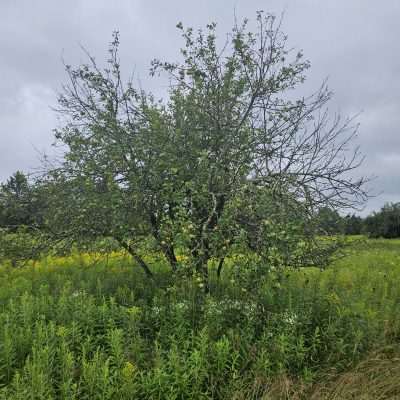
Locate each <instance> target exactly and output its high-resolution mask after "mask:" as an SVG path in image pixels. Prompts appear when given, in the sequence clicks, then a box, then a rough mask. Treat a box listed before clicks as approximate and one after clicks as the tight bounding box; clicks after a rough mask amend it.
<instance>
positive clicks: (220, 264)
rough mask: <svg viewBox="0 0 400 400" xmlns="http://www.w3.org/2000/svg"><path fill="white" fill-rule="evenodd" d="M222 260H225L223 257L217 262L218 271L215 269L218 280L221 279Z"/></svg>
mask: <svg viewBox="0 0 400 400" xmlns="http://www.w3.org/2000/svg"><path fill="white" fill-rule="evenodd" d="M224 260H225V257H222V258H221V259H220V260H219V263H218V269H217V277H218V279H219V278H220V277H221V271H222V267H223V265H224Z"/></svg>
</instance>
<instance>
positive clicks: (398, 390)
mask: <svg viewBox="0 0 400 400" xmlns="http://www.w3.org/2000/svg"><path fill="white" fill-rule="evenodd" d="M232 398H233V399H234V400H256V399H257V400H355V399H357V400H400V347H398V348H393V347H390V348H385V349H382V350H381V351H379V352H375V353H373V354H371V355H370V356H369V357H368V358H366V359H365V360H364V361H362V362H360V363H359V364H358V365H357V366H356V367H355V368H353V369H352V370H350V371H347V372H344V373H340V374H335V373H330V374H326V375H325V376H324V377H323V378H321V382H320V383H317V384H315V385H313V386H312V387H310V386H308V385H305V384H304V383H302V382H299V381H295V380H293V379H291V378H289V377H287V376H281V377H279V378H278V379H275V380H274V381H273V382H270V381H265V380H262V379H259V378H258V379H255V380H254V381H253V382H252V383H251V384H250V385H248V386H247V387H242V388H241V389H240V390H238V391H237V392H236V393H235V395H234V396H233V397H232Z"/></svg>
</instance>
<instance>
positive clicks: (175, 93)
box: [45, 12, 367, 287]
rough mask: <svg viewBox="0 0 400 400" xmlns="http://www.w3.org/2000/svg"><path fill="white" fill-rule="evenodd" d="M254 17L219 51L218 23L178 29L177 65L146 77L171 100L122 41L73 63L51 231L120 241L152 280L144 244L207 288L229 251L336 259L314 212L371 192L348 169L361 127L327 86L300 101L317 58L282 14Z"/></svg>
mask: <svg viewBox="0 0 400 400" xmlns="http://www.w3.org/2000/svg"><path fill="white" fill-rule="evenodd" d="M256 23H257V24H256V26H257V28H256V30H255V31H254V32H253V31H251V30H250V28H249V23H248V21H247V20H245V21H243V22H242V23H240V24H239V23H237V24H235V25H234V27H233V29H232V31H231V32H230V33H229V34H228V35H227V38H226V41H225V42H224V43H222V44H221V45H220V43H219V41H218V39H217V27H216V24H214V23H211V24H209V25H207V27H206V29H205V30H199V31H197V32H195V31H194V30H193V29H191V28H188V29H185V28H184V27H183V25H182V24H178V25H177V28H178V29H179V30H180V32H181V34H182V38H183V40H184V46H183V48H182V49H181V50H180V56H181V59H180V61H178V62H164V61H160V60H154V61H153V62H152V66H151V69H150V73H151V75H152V76H157V75H159V74H165V75H166V76H167V77H168V79H169V82H170V86H169V92H168V96H167V98H166V99H162V100H156V99H155V98H154V96H152V95H151V94H150V93H147V92H146V91H145V90H143V89H141V88H135V86H134V84H133V82H132V81H124V79H123V76H122V73H121V67H120V61H119V56H118V48H119V35H118V33H115V34H114V36H113V41H112V43H111V45H110V49H109V57H108V60H107V66H106V68H104V69H102V68H101V67H99V66H98V64H97V63H96V61H95V59H94V58H93V57H91V56H90V55H89V56H88V57H89V59H88V63H86V64H83V65H80V66H78V67H76V68H73V67H71V66H69V65H67V66H66V72H67V74H68V78H69V83H67V84H65V85H64V86H63V89H62V92H61V93H60V96H59V107H58V112H59V113H60V114H61V115H62V116H63V117H64V121H65V124H64V126H63V127H62V128H60V129H57V130H56V138H57V140H58V143H59V144H61V145H63V146H64V149H65V156H64V159H63V161H62V163H61V164H60V165H59V166H57V167H56V168H52V169H51V170H49V171H48V174H47V178H46V185H45V186H46V188H47V189H46V190H47V191H48V192H47V193H48V194H49V195H48V198H49V206H48V207H49V211H48V212H49V217H48V218H47V223H48V226H49V232H51V234H52V235H54V237H58V238H62V237H65V238H69V239H73V240H84V239H87V238H88V237H93V238H96V237H112V238H114V239H115V240H116V241H117V242H118V243H119V244H120V245H121V246H122V247H124V248H125V249H127V250H128V251H130V252H131V254H132V255H133V256H134V257H135V259H136V260H137V261H138V262H139V264H140V265H141V266H142V267H143V268H144V269H145V271H146V274H148V275H151V272H150V268H149V267H148V266H147V265H146V263H145V262H144V261H143V259H142V257H141V254H140V253H141V248H142V246H143V244H144V243H146V246H149V245H150V246H152V248H154V249H158V250H160V251H161V252H162V253H163V254H164V256H165V258H166V260H167V261H168V262H169V264H170V266H171V269H172V271H174V272H183V271H185V272H188V271H189V272H190V273H192V272H194V273H198V274H199V275H200V276H201V278H202V279H203V280H204V284H205V287H207V283H208V269H209V264H210V261H211V260H219V266H220V268H222V264H223V260H224V258H225V257H226V256H227V255H229V254H230V253H231V252H233V251H245V252H253V253H255V254H256V255H258V256H259V257H261V258H262V259H263V260H264V261H265V260H267V263H268V264H270V265H273V264H277V265H294V266H301V265H305V264H307V265H310V264H313V263H319V264H320V263H323V262H324V258H327V257H329V255H330V254H331V252H329V251H327V248H326V247H324V249H322V250H321V249H320V250H321V251H319V250H318V249H319V244H318V241H316V240H315V239H316V235H317V233H318V229H317V227H316V226H315V218H314V217H315V214H316V213H317V211H318V209H320V208H321V207H329V208H332V209H338V208H340V209H346V208H353V207H355V206H357V205H359V204H361V203H362V202H363V201H364V200H365V199H366V197H367V193H366V191H365V182H366V179H365V178H359V179H352V178H351V176H350V174H349V172H351V171H353V170H354V169H356V168H357V167H358V166H359V165H360V163H361V161H362V159H361V157H360V156H359V152H358V149H355V150H354V151H353V150H351V143H352V140H353V138H354V136H355V134H356V132H357V125H356V124H354V122H353V120H352V119H351V118H343V117H341V116H339V115H336V116H334V117H333V118H331V117H330V115H329V113H328V111H327V109H326V106H327V104H328V102H329V100H330V99H331V96H332V93H331V92H330V91H329V90H328V88H327V86H326V84H325V83H323V84H322V85H321V87H320V88H319V89H318V90H317V91H316V92H315V93H313V94H311V95H310V96H308V97H304V96H301V97H298V98H295V97H296V93H297V92H296V90H295V89H297V88H298V87H299V86H300V85H301V84H302V83H303V82H304V80H305V78H306V71H307V70H308V68H309V67H310V63H309V62H308V61H307V60H305V59H304V57H303V54H302V52H301V51H298V52H295V51H293V50H291V49H290V48H289V47H288V45H287V37H286V35H285V34H284V33H283V32H282V31H281V28H280V22H279V21H277V20H276V18H275V16H273V15H270V14H265V13H263V12H259V13H258V14H257V19H256ZM178 253H179V255H183V256H185V257H180V259H181V260H182V259H183V260H185V261H180V262H178V258H177V254H178ZM220 268H219V270H220Z"/></svg>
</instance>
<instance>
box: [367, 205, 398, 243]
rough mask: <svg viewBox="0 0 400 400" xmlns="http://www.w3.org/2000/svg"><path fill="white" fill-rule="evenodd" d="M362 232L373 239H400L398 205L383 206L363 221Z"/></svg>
mask: <svg viewBox="0 0 400 400" xmlns="http://www.w3.org/2000/svg"><path fill="white" fill-rule="evenodd" d="M364 231H365V233H367V234H368V235H369V236H371V237H373V238H378V237H383V238H388V239H390V238H398V237H400V203H388V204H385V205H384V206H383V207H382V209H381V210H380V211H378V212H374V213H373V214H372V215H370V216H368V217H367V218H366V219H365V221H364Z"/></svg>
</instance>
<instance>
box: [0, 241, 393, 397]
mask: <svg viewBox="0 0 400 400" xmlns="http://www.w3.org/2000/svg"><path fill="white" fill-rule="evenodd" d="M350 253H351V254H350V255H349V257H347V258H344V259H341V260H339V261H338V262H336V263H335V265H332V266H331V267H330V268H328V269H327V270H325V271H320V270H317V269H311V268H310V269H305V270H301V271H290V270H288V271H285V273H284V274H282V273H277V272H270V273H269V274H268V275H266V276H264V277H263V276H262V275H260V274H257V271H256V269H254V268H252V265H251V263H248V262H247V261H246V260H243V259H241V258H240V257H238V258H236V259H231V260H229V262H228V266H227V268H226V269H225V273H224V274H223V276H222V278H221V281H220V282H216V278H215V280H214V281H213V282H212V285H211V293H210V295H207V296H205V295H204V294H203V290H202V289H201V287H199V286H200V283H199V282H198V281H197V280H196V279H190V280H179V281H177V282H174V281H173V280H172V278H171V277H170V275H169V274H168V273H166V268H165V265H163V263H162V261H161V260H160V261H154V260H153V261H154V262H153V265H155V266H156V274H155V275H156V279H155V282H151V281H149V280H147V279H146V278H145V277H144V276H143V275H142V273H141V271H140V269H139V268H138V267H137V266H136V265H134V263H133V262H132V261H131V260H130V259H129V258H128V257H126V256H123V255H121V254H112V255H110V256H108V257H107V258H106V257H95V256H93V255H91V256H89V255H85V254H75V255H72V256H70V257H64V258H47V259H44V260H42V261H41V262H40V263H35V264H32V265H29V266H27V267H25V268H23V269H14V268H11V267H10V266H6V265H4V266H2V267H0V388H1V389H0V399H7V400H13V399H24V400H25V399H79V400H81V399H91V400H92V399H278V398H282V399H284V398H293V399H295V398H305V399H308V398H315V399H316V398H321V399H322V398H326V399H342V398H343V399H347V398H382V399H389V398H390V399H394V398H400V388H399V385H398V384H397V382H399V381H400V371H399V367H398V365H399V360H398V358H397V357H398V356H399V354H400V352H399V351H398V344H399V342H400V316H399V311H400V287H399V285H398V282H399V281H400V242H399V241H383V240H380V241H367V242H365V243H364V244H354V245H353V247H352V249H351V250H350ZM150 261H151V260H150ZM243 271H245V272H243ZM381 349H384V350H381ZM367 382H370V383H371V385H372V386H373V388H374V390H375V392H374V393H377V392H378V391H380V393H381V394H380V396H381V397H365V396H366V395H365V393H364V392H365V390H364V389H365V388H366V385H367ZM372 386H371V388H372ZM346 388H347V389H346ZM378 388H380V389H379V390H378ZM363 390H364V392H362V391H363ZM371 390H372V389H371ZM351 393H353V394H355V395H356V396H359V397H354V396H353V397H349V396H350V394H351ZM312 396H314V397H312ZM362 396H364V397H362ZM395 396H398V397H395Z"/></svg>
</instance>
